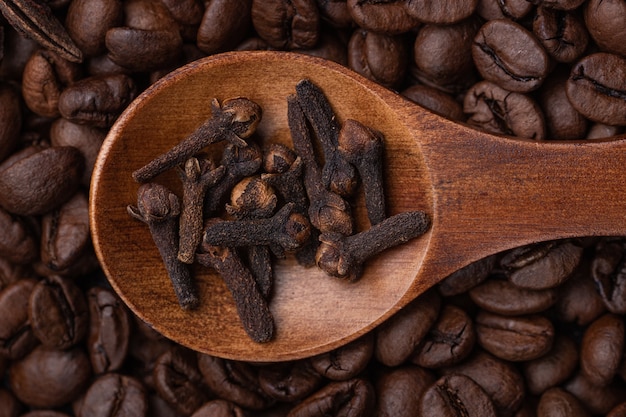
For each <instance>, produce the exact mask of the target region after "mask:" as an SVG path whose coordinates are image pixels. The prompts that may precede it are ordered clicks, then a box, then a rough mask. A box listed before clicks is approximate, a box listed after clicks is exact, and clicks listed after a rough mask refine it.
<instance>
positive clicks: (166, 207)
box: [127, 183, 199, 310]
mask: <svg viewBox="0 0 626 417" xmlns="http://www.w3.org/2000/svg"><path fill="white" fill-rule="evenodd" d="M127 210H128V213H129V214H130V215H131V216H132V217H134V218H135V219H137V220H140V221H142V222H144V223H146V224H147V225H148V227H149V228H150V233H151V234H152V239H153V240H154V243H155V245H156V246H157V248H158V250H159V253H160V254H161V257H162V258H163V263H164V264H165V269H166V270H167V273H168V275H169V277H170V280H171V281H172V286H173V287H174V292H175V293H176V297H178V303H179V304H180V306H181V307H182V308H183V309H185V310H192V309H194V308H196V307H198V304H199V298H198V293H197V291H196V288H195V287H194V283H193V280H192V278H191V274H190V272H189V269H188V268H187V265H185V264H184V263H182V262H180V261H179V260H178V257H177V255H178V216H179V215H180V203H179V201H178V197H176V195H175V194H174V193H172V192H171V191H170V190H168V189H167V188H166V187H164V186H162V185H160V184H155V183H147V184H142V185H141V186H140V187H139V190H138V191H137V206H136V207H135V206H130V205H129V206H128V207H127Z"/></svg>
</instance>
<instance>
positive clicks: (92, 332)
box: [87, 287, 130, 374]
mask: <svg viewBox="0 0 626 417" xmlns="http://www.w3.org/2000/svg"><path fill="white" fill-rule="evenodd" d="M87 302H88V305H89V337H88V340H87V350H88V352H89V358H90V360H91V365H92V366H93V370H94V372H95V373H96V374H101V373H104V372H111V371H116V370H118V369H120V367H121V366H122V364H123V363H124V359H126V354H127V353H128V343H129V335H130V321H129V317H128V311H127V310H126V307H125V306H124V305H123V304H122V302H121V301H120V300H119V299H118V298H117V297H116V296H115V295H114V294H113V293H112V292H111V291H109V290H107V289H104V288H100V287H93V288H91V289H90V290H89V291H88V292H87Z"/></svg>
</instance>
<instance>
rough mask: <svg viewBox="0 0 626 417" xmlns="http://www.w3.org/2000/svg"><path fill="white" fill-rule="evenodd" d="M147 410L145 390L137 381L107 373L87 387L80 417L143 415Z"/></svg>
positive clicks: (136, 416)
mask: <svg viewBox="0 0 626 417" xmlns="http://www.w3.org/2000/svg"><path fill="white" fill-rule="evenodd" d="M147 412H148V401H147V398H146V391H145V389H144V387H143V386H142V385H141V383H140V382H139V381H137V380H136V379H134V378H131V377H129V376H126V375H121V374H117V373H109V374H106V375H102V376H100V377H98V378H97V379H96V380H95V381H94V382H93V383H92V384H91V386H90V387H89V389H88V390H87V393H86V394H85V399H84V400H83V405H82V407H81V409H80V417H87V416H89V417H144V416H146V415H147Z"/></svg>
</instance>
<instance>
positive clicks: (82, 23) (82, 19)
mask: <svg viewBox="0 0 626 417" xmlns="http://www.w3.org/2000/svg"><path fill="white" fill-rule="evenodd" d="M123 19H124V12H123V7H122V2H121V1H120V0H72V2H71V4H70V7H69V9H68V10H67V17H66V20H65V26H66V28H67V31H68V33H69V34H70V36H71V37H72V40H73V41H74V42H75V43H76V45H77V46H78V47H79V48H80V50H81V51H82V52H83V54H85V55H87V56H96V55H100V54H102V53H104V52H105V50H106V48H105V45H104V38H105V35H106V33H107V31H108V30H109V29H111V28H112V27H115V26H119V25H121V24H122V21H123Z"/></svg>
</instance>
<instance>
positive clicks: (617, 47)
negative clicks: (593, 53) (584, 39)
mask: <svg viewBox="0 0 626 417" xmlns="http://www.w3.org/2000/svg"><path fill="white" fill-rule="evenodd" d="M584 10H585V23H586V24H587V29H588V30H589V34H591V37H592V38H593V40H594V41H595V42H596V43H597V44H598V46H599V47H600V49H601V50H603V51H606V52H612V53H615V54H618V55H622V56H626V28H625V27H624V24H623V23H624V19H626V4H624V2H623V1H618V0H610V1H603V0H590V1H588V2H587V4H586V5H585V9H584Z"/></svg>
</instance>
